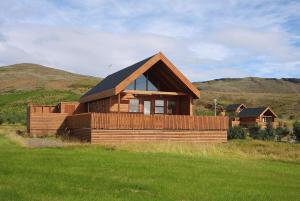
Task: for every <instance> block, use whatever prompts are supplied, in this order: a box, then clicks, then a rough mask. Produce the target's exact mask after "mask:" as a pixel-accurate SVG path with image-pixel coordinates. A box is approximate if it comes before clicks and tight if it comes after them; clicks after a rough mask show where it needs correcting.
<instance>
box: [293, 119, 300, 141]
mask: <svg viewBox="0 0 300 201" xmlns="http://www.w3.org/2000/svg"><path fill="white" fill-rule="evenodd" d="M293 134H294V135H295V136H296V139H297V140H300V122H298V121H296V122H295V123H294V124H293Z"/></svg>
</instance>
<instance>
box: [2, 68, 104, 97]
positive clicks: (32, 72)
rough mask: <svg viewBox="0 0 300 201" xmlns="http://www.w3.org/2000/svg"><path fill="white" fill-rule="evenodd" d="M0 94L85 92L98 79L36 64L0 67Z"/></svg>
mask: <svg viewBox="0 0 300 201" xmlns="http://www.w3.org/2000/svg"><path fill="white" fill-rule="evenodd" d="M0 80H1V85H0V92H2V93H3V92H11V91H30V90H36V89H47V90H53V89H55V90H76V91H78V92H81V91H86V90H87V89H88V88H91V87H92V86H94V85H95V84H96V83H98V82H99V80H100V79H99V78H96V77H91V76H84V75H79V74H75V73H70V72H67V71H63V70H58V69H55V68H50V67H46V66H42V65H38V64H30V63H23V64H15V65H10V66H4V67H0Z"/></svg>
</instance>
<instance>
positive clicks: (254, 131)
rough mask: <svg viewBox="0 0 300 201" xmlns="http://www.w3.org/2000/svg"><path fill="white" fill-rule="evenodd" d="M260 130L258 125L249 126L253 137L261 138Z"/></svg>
mask: <svg viewBox="0 0 300 201" xmlns="http://www.w3.org/2000/svg"><path fill="white" fill-rule="evenodd" d="M260 130H261V129H260V126H258V125H254V126H250V127H249V128H248V131H249V134H250V137H252V138H253V139H259V133H260Z"/></svg>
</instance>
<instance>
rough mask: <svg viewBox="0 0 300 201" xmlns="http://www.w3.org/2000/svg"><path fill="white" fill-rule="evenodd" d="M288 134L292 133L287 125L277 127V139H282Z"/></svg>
mask: <svg viewBox="0 0 300 201" xmlns="http://www.w3.org/2000/svg"><path fill="white" fill-rule="evenodd" d="M288 134H290V130H289V128H288V127H287V126H286V125H284V126H283V127H282V126H279V127H277V128H276V129H275V138H276V140H277V141H281V139H282V138H283V137H286V136H287V135H288Z"/></svg>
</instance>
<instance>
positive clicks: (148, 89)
mask: <svg viewBox="0 0 300 201" xmlns="http://www.w3.org/2000/svg"><path fill="white" fill-rule="evenodd" d="M147 81H148V82H147V91H158V90H157V88H156V86H154V84H152V82H150V80H147Z"/></svg>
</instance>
